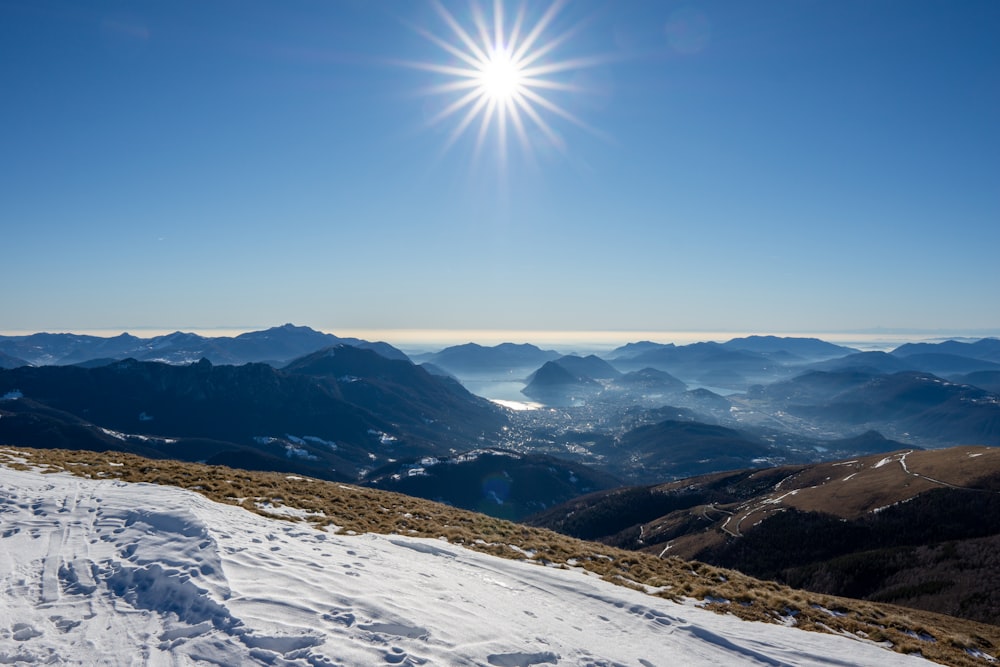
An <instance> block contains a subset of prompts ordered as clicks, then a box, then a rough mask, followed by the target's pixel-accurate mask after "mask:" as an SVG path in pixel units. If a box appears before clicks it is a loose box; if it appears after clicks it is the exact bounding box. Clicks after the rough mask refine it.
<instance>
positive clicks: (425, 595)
mask: <svg viewBox="0 0 1000 667" xmlns="http://www.w3.org/2000/svg"><path fill="white" fill-rule="evenodd" d="M0 662H2V663H12V662H13V663H24V664H38V663H41V664H69V665H94V664H102V665H132V664H144V665H151V666H154V667H156V666H159V665H195V664H216V665H246V664H260V665H282V666H286V667H290V666H302V667H306V666H312V667H323V666H332V665H342V666H347V665H380V664H395V665H409V666H411V667H412V666H415V665H495V666H515V667H526V666H529V665H545V664H553V665H561V666H568V665H609V664H616V665H617V664H621V665H631V666H638V665H644V666H646V667H650V666H653V665H657V666H660V667H662V666H664V665H673V664H680V663H683V664H684V665H685V667H697V666H700V665H706V666H707V665H721V664H724V665H751V664H752V665H760V664H769V665H914V666H915V665H918V664H930V663H928V662H926V661H924V660H923V659H921V658H919V657H916V656H904V655H900V654H896V653H892V652H890V651H888V650H885V649H883V648H880V647H878V646H874V645H871V644H867V643H864V642H861V641H859V640H855V639H850V638H847V637H842V636H834V635H824V634H820V633H812V632H804V631H802V630H798V629H795V628H789V627H785V626H781V625H777V624H761V623H750V622H746V621H741V620H739V619H737V618H735V617H732V616H722V615H718V614H715V613H712V612H710V611H707V610H704V609H700V608H697V607H694V606H691V605H683V604H678V603H674V602H671V601H668V600H663V599H660V598H656V597H652V596H649V595H645V594H643V593H641V592H638V591H634V590H631V589H629V588H625V587H620V586H614V585H612V584H609V583H607V582H605V581H602V580H600V579H599V578H597V577H593V576H587V575H585V574H583V573H581V572H579V571H577V570H572V569H571V570H562V569H558V568H549V567H541V566H539V565H537V564H531V563H525V562H521V561H514V560H505V559H501V558H496V557H493V556H489V555H486V554H481V553H476V552H472V551H468V550H465V549H463V548H461V547H458V546H455V545H451V544H448V543H447V542H445V541H443V540H428V539H416V538H410V537H403V536H399V535H391V536H384V535H371V534H366V535H359V536H356V537H350V536H346V535H333V534H330V533H328V532H325V531H321V530H317V529H314V528H310V527H308V526H305V525H303V524H300V523H291V522H288V521H283V520H279V519H269V518H267V517H262V516H259V515H256V514H253V513H250V512H247V511H246V510H243V509H241V508H239V507H234V506H231V505H222V504H218V503H214V502H212V501H210V500H208V499H206V498H204V497H203V496H200V495H197V494H195V493H192V492H188V491H183V490H180V489H177V488H173V487H161V486H155V485H149V484H128V483H125V482H121V481H117V480H110V479H102V480H89V479H82V478H77V477H72V476H70V475H68V474H65V473H57V474H41V473H38V472H30V471H15V470H11V469H8V468H5V467H0Z"/></svg>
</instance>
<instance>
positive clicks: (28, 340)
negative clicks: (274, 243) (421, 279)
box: [0, 324, 407, 368]
mask: <svg viewBox="0 0 1000 667" xmlns="http://www.w3.org/2000/svg"><path fill="white" fill-rule="evenodd" d="M341 344H342V345H352V346H354V347H360V348H364V349H371V350H374V351H376V352H378V353H379V354H381V355H382V356H384V357H387V358H389V359H406V358H407V357H406V355H405V354H404V353H403V352H401V351H400V350H398V349H396V348H394V347H393V346H391V345H389V344H388V343H382V342H376V343H372V342H368V341H364V340H360V339H358V338H340V337H338V336H334V335H333V334H328V333H321V332H319V331H315V330H313V329H310V328H309V327H301V326H295V325H292V324H285V325H283V326H280V327H272V328H270V329H267V330H264V331H251V332H248V333H244V334H240V335H238V336H233V337H229V336H219V337H205V336H200V335H198V334H193V333H184V332H181V331H175V332H174V333H171V334H166V335H162V336H154V337H151V338H139V337H136V336H133V335H131V334H128V333H123V334H121V335H120V336H115V337H112V338H105V337H100V336H88V335H83V334H69V333H36V334H30V335H26V336H0V368H13V367H16V366H23V365H25V364H31V365H35V366H43V365H44V366H48V365H69V364H81V363H87V362H92V361H93V360H103V361H110V360H116V359H128V358H131V359H137V360H139V361H162V362H166V363H173V364H188V363H192V362H195V361H198V360H200V359H208V360H209V361H211V362H212V363H213V364H227V365H238V364H245V363H252V362H263V363H269V364H272V365H282V364H285V363H288V362H289V361H291V360H292V359H295V358H298V357H301V356H304V355H306V354H309V353H311V352H315V351H316V350H320V349H323V348H327V347H332V346H334V345H341Z"/></svg>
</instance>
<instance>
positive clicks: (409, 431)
mask: <svg viewBox="0 0 1000 667" xmlns="http://www.w3.org/2000/svg"><path fill="white" fill-rule="evenodd" d="M0 397H3V398H4V399H6V400H0V417H2V418H0V441H2V442H4V443H6V444H20V445H29V446H36V447H68V448H73V449H79V448H104V449H115V450H119V451H130V452H134V453H141V454H145V455H147V456H162V457H172V458H180V459H184V460H201V461H209V462H213V463H225V464H230V465H238V466H240V467H244V468H256V469H273V470H289V471H299V472H305V473H308V474H311V475H314V476H317V477H321V478H327V479H357V478H358V476H359V475H362V474H363V473H364V472H365V471H366V470H369V469H371V468H374V467H377V466H379V465H381V464H384V463H385V462H386V461H388V460H389V459H393V458H399V457H406V456H440V455H445V454H449V453H452V452H453V451H464V450H467V449H471V448H473V447H476V446H482V445H483V444H492V443H495V441H496V437H497V433H498V432H499V430H500V429H501V428H502V426H503V425H504V424H505V422H506V417H505V415H504V413H503V411H502V410H501V409H499V408H498V407H496V406H495V405H493V404H492V403H490V402H489V401H486V400H485V399H482V398H479V397H477V396H473V395H472V394H470V393H468V392H467V391H466V390H465V389H464V388H462V386H461V385H459V384H458V383H457V382H455V381H454V380H450V379H447V378H441V377H437V376H433V375H431V374H429V373H427V372H426V371H425V370H423V369H422V368H419V367H417V366H415V365H413V364H412V363H411V362H409V361H405V360H401V359H387V358H386V357H383V356H381V355H380V354H377V353H376V352H374V351H373V350H369V349H361V348H357V347H353V346H350V345H338V346H335V347H332V348H327V349H325V350H322V351H320V352H316V353H313V354H311V355H307V356H305V357H302V358H301V359H298V360H296V361H294V362H292V363H291V364H289V365H287V366H286V367H285V368H284V369H281V370H279V369H276V368H274V367H272V366H270V365H267V364H263V363H248V364H244V365H241V366H230V365H214V364H212V363H211V362H209V361H208V360H205V359H203V360H201V361H199V362H197V363H194V364H188V365H176V364H165V363H160V362H150V361H136V360H134V359H126V360H124V361H114V362H111V363H109V364H106V365H103V366H96V367H81V366H41V367H32V366H25V367H20V368H15V369H6V370H0Z"/></svg>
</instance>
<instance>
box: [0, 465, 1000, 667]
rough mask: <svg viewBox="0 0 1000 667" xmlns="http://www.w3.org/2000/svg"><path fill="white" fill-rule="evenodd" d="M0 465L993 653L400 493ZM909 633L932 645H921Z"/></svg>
mask: <svg viewBox="0 0 1000 667" xmlns="http://www.w3.org/2000/svg"><path fill="white" fill-rule="evenodd" d="M0 463H3V464H4V465H7V466H9V467H20V468H34V469H40V470H42V471H45V472H63V471H65V472H70V473H72V474H74V475H79V476H81V477H88V478H94V479H99V478H115V479H121V480H124V481H129V482H147V483H153V484H166V485H171V486H177V487H181V488H185V489H190V490H193V491H197V492H199V493H202V494H203V495H205V496H207V497H209V498H211V499H212V500H215V501H218V502H222V503H228V504H234V505H239V506H241V507H244V508H245V509H247V510H249V511H253V512H257V513H260V514H264V515H266V516H270V515H268V514H267V512H265V511H263V510H261V509H260V508H259V507H258V506H257V503H263V502H270V503H273V504H276V505H285V506H288V507H294V508H298V509H301V510H306V511H309V512H313V513H315V515H314V516H312V517H311V518H310V519H309V522H310V523H312V524H313V525H315V526H316V527H317V528H324V527H328V526H337V527H339V531H340V532H341V533H346V534H351V533H365V532H373V533H383V534H393V533H395V534H405V535H412V536H418V537H428V538H445V539H447V540H448V541H449V542H451V543H454V544H460V545H463V546H465V547H467V548H469V549H474V550H477V551H482V552H486V553H490V554H494V555H497V556H502V557H505V558H513V559H529V560H531V561H534V562H538V563H545V564H552V565H556V566H560V567H579V568H583V569H585V570H588V571H590V572H593V573H595V574H597V575H599V576H601V577H602V578H604V579H606V580H608V581H611V582H613V583H615V584H618V585H623V586H629V587H631V588H637V589H640V590H644V591H646V592H648V593H650V594H652V595H658V596H660V597H665V598H669V599H680V598H685V597H689V598H695V599H698V600H702V601H705V606H706V608H708V609H712V610H714V611H717V612H719V613H729V614H733V615H735V616H738V617H740V618H744V619H748V620H755V621H764V622H769V623H776V622H782V623H794V624H795V625H796V626H797V627H799V628H802V629H804V630H812V631H818V632H830V633H838V634H846V635H851V636H853V637H856V638H861V639H865V640H870V641H874V642H880V643H884V644H886V646H891V648H892V649H894V650H896V651H899V652H902V653H920V654H922V655H923V656H924V657H926V658H929V659H931V660H934V661H936V662H939V663H942V664H946V665H957V666H961V667H964V666H972V665H983V664H987V661H986V660H984V659H982V658H977V657H974V656H973V655H971V654H970V653H969V650H972V651H981V652H983V653H985V654H989V655H995V654H996V653H997V652H998V650H1000V649H998V647H1000V628H998V627H996V626H991V625H984V624H979V623H974V622H971V621H965V620H961V619H957V618H953V617H950V616H942V615H938V614H932V613H929V612H923V611H918V610H913V609H906V608H901V607H895V606H892V605H886V604H878V603H874V602H867V601H858V600H852V599H847V598H837V597H833V596H828V595H820V594H814V593H808V592H804V591H797V590H793V589H790V588H787V587H785V586H782V585H780V584H777V583H773V582H765V581H759V580H757V579H753V578H751V577H747V576H745V575H742V574H740V573H738V572H734V571H731V570H725V569H722V568H717V567H713V566H710V565H706V564H704V563H697V562H692V561H685V560H682V559H680V558H676V557H668V558H657V557H656V556H655V555H651V554H646V553H642V552H634V551H624V550H620V549H616V548H613V547H609V546H606V545H603V544H598V543H593V542H585V541H582V540H577V539H573V538H570V537H566V536H564V535H560V534H558V533H554V532H551V531H548V530H543V529H539V528H532V527H528V526H523V525H520V524H515V523H511V522H508V521H503V520H500V519H494V518H491V517H488V516H485V515H482V514H476V513H473V512H468V511H465V510H458V509H455V508H452V507H448V506H446V505H440V504H438V503H433V502H430V501H426V500H421V499H418V498H412V497H409V496H404V495H401V494H396V493H391V492H386V491H377V490H373V489H365V488H361V487H355V486H350V485H347V484H338V483H334V482H324V481H319V480H314V479H308V478H303V477H300V476H295V475H287V474H283V473H264V472H248V471H245V470H236V469H232V468H225V467H220V466H205V465H199V464H193V463H183V462H179V461H169V460H150V459H144V458H141V457H138V456H133V455H129V454H121V453H115V452H103V453H96V452H83V451H66V450H31V449H20V448H4V449H0ZM920 637H933V640H930V639H921V638H920Z"/></svg>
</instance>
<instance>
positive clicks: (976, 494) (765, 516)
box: [530, 447, 1000, 623]
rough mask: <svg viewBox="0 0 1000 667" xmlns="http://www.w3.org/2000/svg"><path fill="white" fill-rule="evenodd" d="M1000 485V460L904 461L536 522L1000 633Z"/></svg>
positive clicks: (637, 498) (783, 475) (870, 459)
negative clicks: (999, 548) (997, 627)
mask: <svg viewBox="0 0 1000 667" xmlns="http://www.w3.org/2000/svg"><path fill="white" fill-rule="evenodd" d="M998 480H1000V450H998V449H994V448H988V447H955V448H950V449H945V450H930V451H912V450H904V451H901V452H896V453H891V454H878V455H875V456H866V457H858V458H855V459H851V460H848V461H838V462H831V463H821V464H812V465H802V466H782V467H779V468H766V469H763V470H742V471H732V472H725V473H717V474H714V475H705V476H701V477H695V478H688V479H685V480H679V481H677V482H671V483H668V484H661V485H655V486H650V487H635V488H631V489H619V490H614V491H609V492H602V493H597V494H592V495H591V496H588V497H583V498H578V499H575V500H573V501H570V502H569V503H567V504H566V505H564V506H562V507H557V508H553V509H552V510H549V511H548V512H546V513H544V514H541V515H538V516H536V517H533V518H532V519H530V522H531V523H532V524H533V525H539V526H546V527H550V528H554V529H557V530H562V531H564V532H566V533H568V534H572V535H578V536H581V537H589V538H591V539H596V538H599V539H602V540H603V541H606V542H608V543H609V544H615V545H619V546H627V547H631V548H635V549H642V550H646V551H649V552H651V553H657V554H661V555H666V554H670V555H677V556H681V557H685V558H696V559H698V560H702V561H705V562H709V563H712V564H715V565H722V566H725V567H733V568H736V569H739V570H740V571H743V572H746V573H749V574H752V575H754V576H760V577H764V578H772V579H777V580H779V581H781V582H783V583H787V584H790V585H795V586H802V587H806V588H809V589H810V590H815V591H819V592H825V593H831V594H837V595H848V596H855V597H863V598H866V599H877V600H882V601H891V602H894V603H897V604H903V605H907V606H916V607H919V608H923V609H929V610H933V611H938V612H944V613H949V614H954V615H960V616H963V617H966V618H971V619H976V620H981V621H985V622H990V623H996V622H998V621H1000V593H996V591H1000V580H998V579H997V576H998V572H1000V570H998V568H997V561H996V557H995V553H996V552H995V551H994V550H993V548H992V547H993V546H994V545H996V544H998V543H1000V481H998ZM921 582H924V583H927V582H936V583H935V585H934V586H933V587H924V588H921V587H920V584H921Z"/></svg>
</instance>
